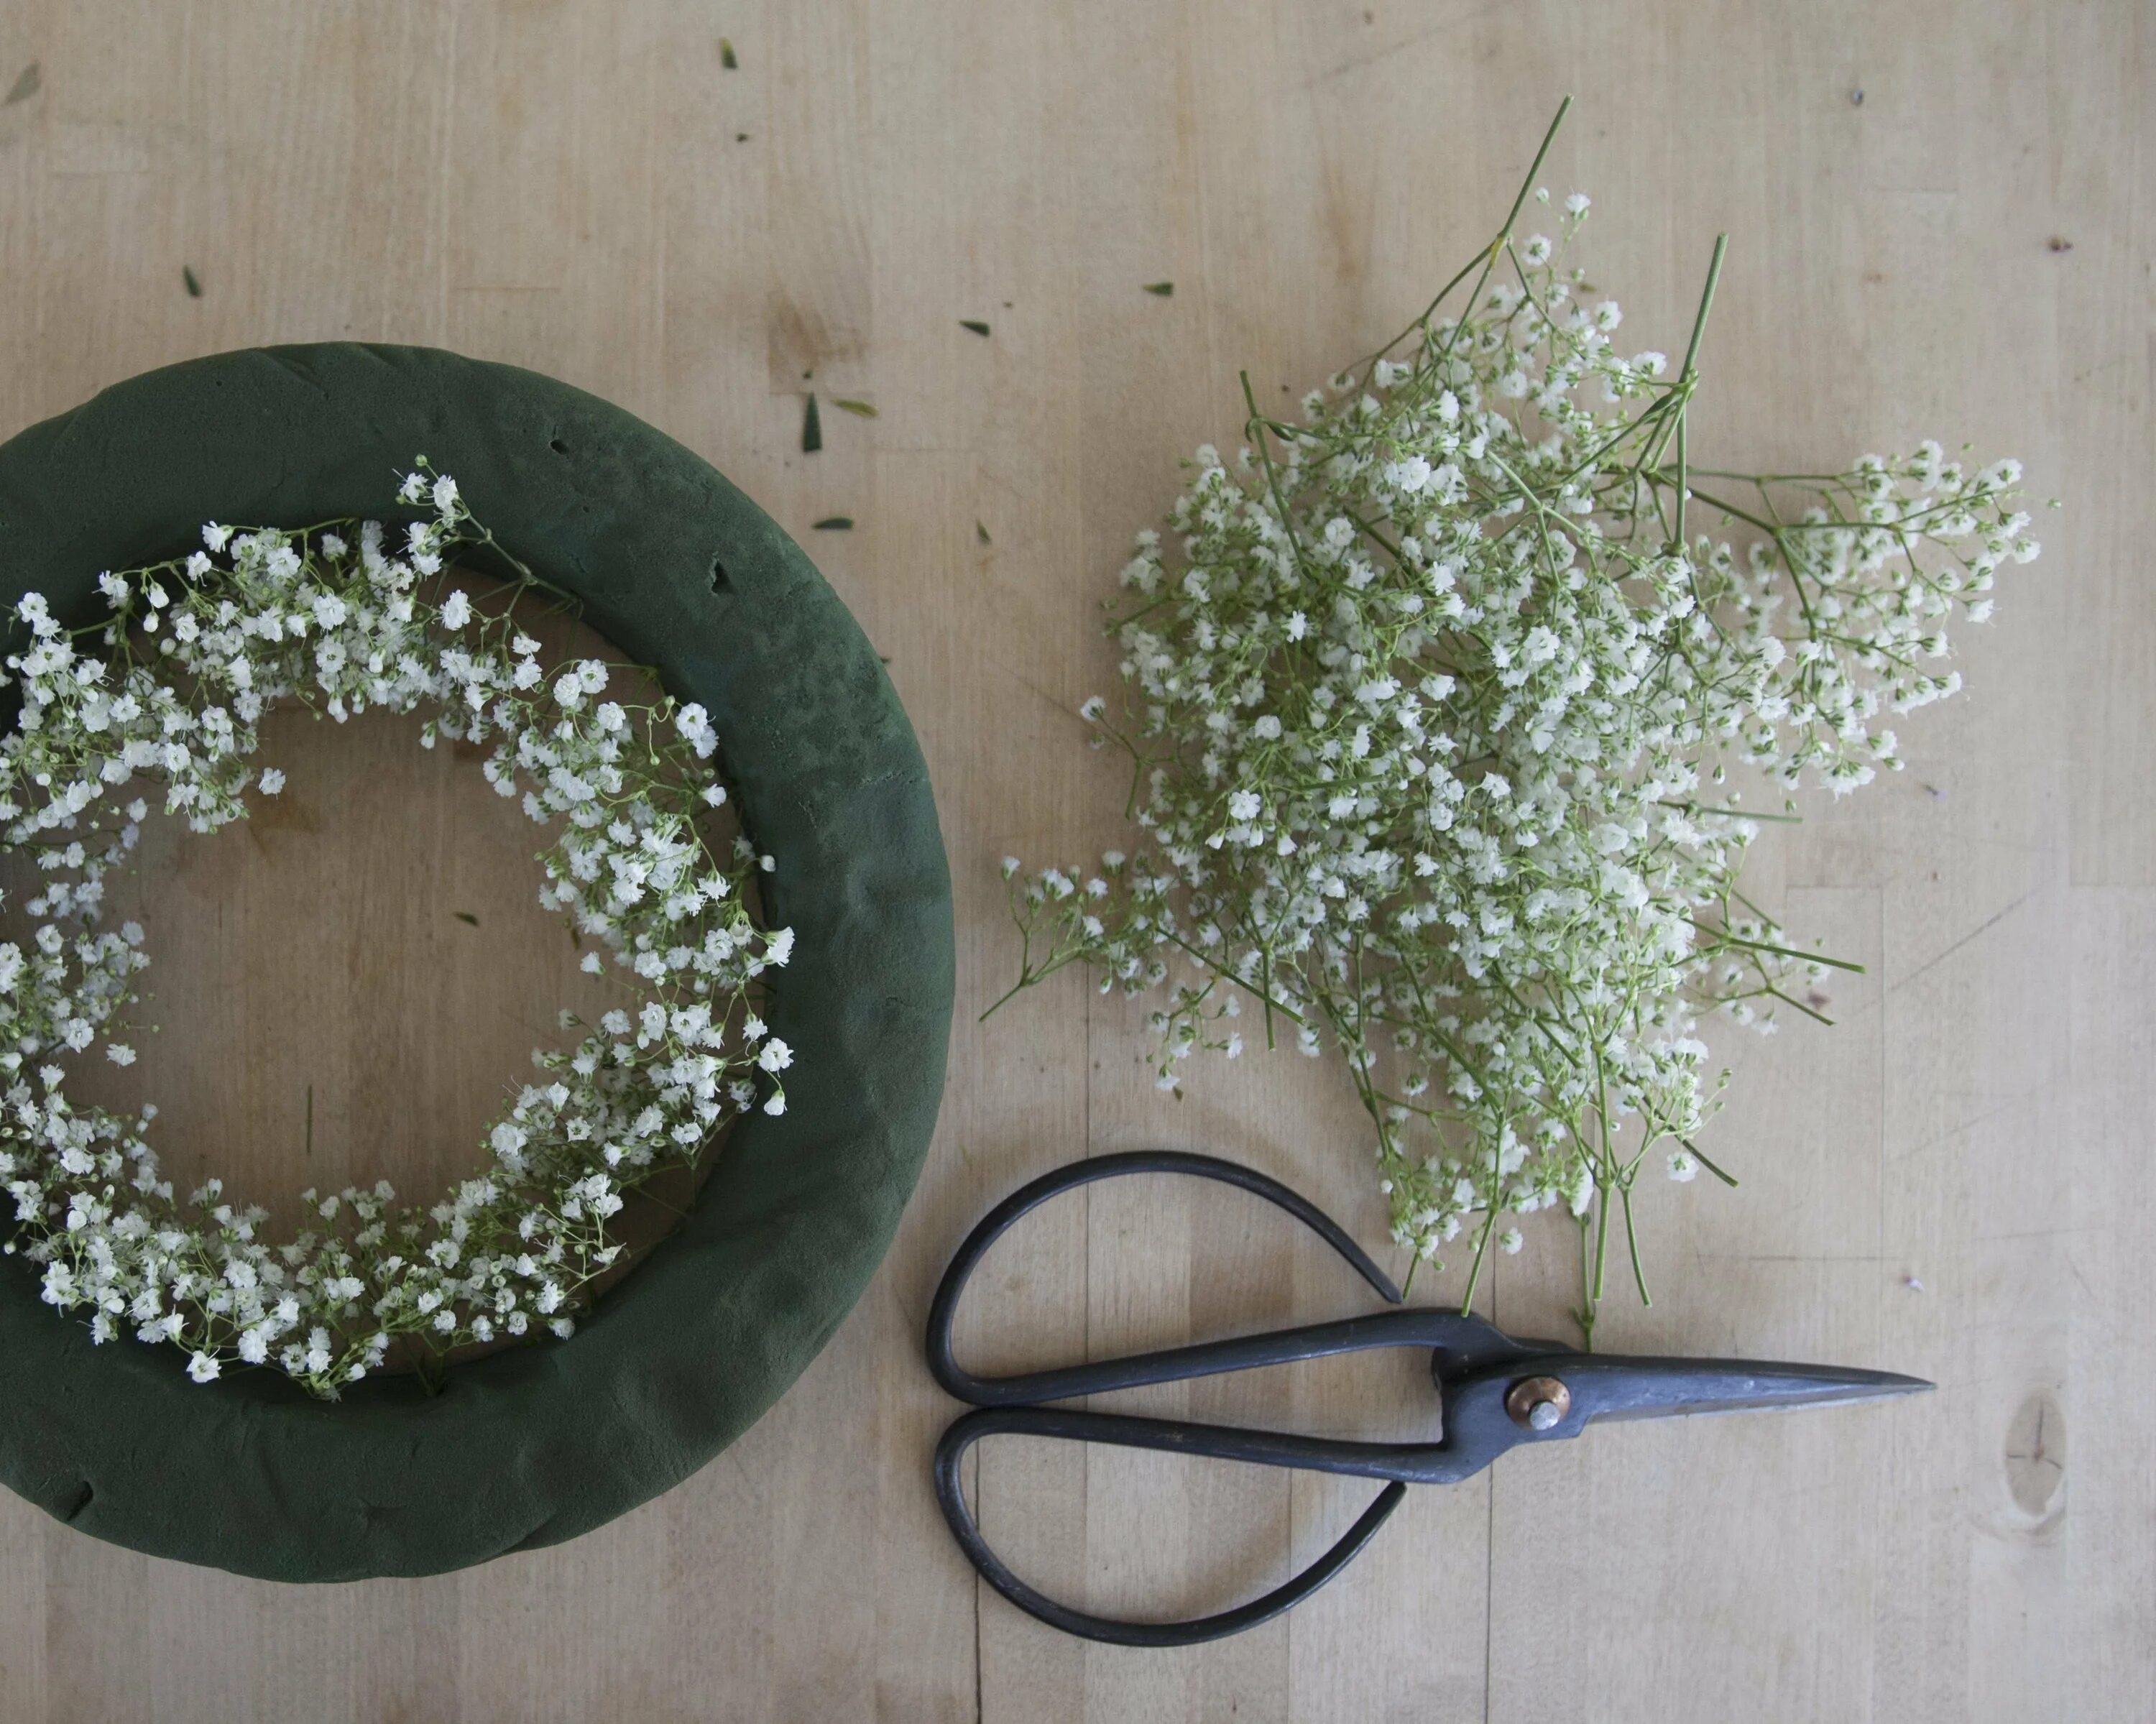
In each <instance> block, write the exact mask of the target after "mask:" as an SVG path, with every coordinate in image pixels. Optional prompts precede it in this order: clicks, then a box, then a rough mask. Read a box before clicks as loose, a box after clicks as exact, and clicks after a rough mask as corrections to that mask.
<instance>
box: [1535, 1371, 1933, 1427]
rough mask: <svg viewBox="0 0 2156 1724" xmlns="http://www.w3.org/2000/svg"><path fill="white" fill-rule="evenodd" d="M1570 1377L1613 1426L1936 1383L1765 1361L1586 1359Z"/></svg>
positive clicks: (1827, 1401) (1831, 1401) (1837, 1401)
mask: <svg viewBox="0 0 2156 1724" xmlns="http://www.w3.org/2000/svg"><path fill="white" fill-rule="evenodd" d="M1583 1365H1584V1366H1585V1367H1586V1368H1585V1369H1584V1370H1583V1369H1582V1366H1583ZM1565 1378H1566V1381H1567V1382H1568V1384H1569V1385H1570V1386H1571V1390H1572V1393H1573V1406H1574V1407H1575V1408H1577V1409H1578V1412H1580V1413H1581V1414H1584V1417H1585V1418H1586V1419H1589V1420H1592V1421H1609V1422H1612V1423H1614V1422H1615V1421H1618V1420H1620V1419H1681V1418H1688V1417H1690V1416H1691V1415H1693V1414H1702V1413H1751V1412H1760V1411H1764V1410H1769V1409H1773V1408H1783V1407H1840V1406H1845V1405H1847V1404H1849V1403H1852V1402H1856V1401H1876V1400H1881V1399H1884V1398H1886V1397H1889V1396H1892V1395H1908V1394H1915V1393H1918V1392H1919V1391H1921V1390H1923V1389H1928V1388H1933V1387H1935V1386H1936V1385H1934V1384H1932V1383H1927V1382H1925V1381H1924V1380H1923V1379H1922V1378H1920V1377H1902V1376H1900V1375H1897V1373H1894V1372H1892V1371H1861V1370H1857V1369H1856V1368H1855V1367H1850V1366H1842V1365H1790V1364H1782V1363H1779V1362H1772V1361H1768V1360H1764V1359H1641V1358H1624V1357H1610V1358H1605V1359H1596V1360H1593V1361H1582V1362H1580V1363H1579V1364H1575V1365H1573V1367H1571V1368H1570V1369H1568V1371H1567V1372H1566V1373H1565Z"/></svg>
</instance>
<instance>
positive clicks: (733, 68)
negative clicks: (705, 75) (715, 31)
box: [719, 36, 741, 72]
mask: <svg viewBox="0 0 2156 1724" xmlns="http://www.w3.org/2000/svg"><path fill="white" fill-rule="evenodd" d="M719 64H721V66H724V67H725V68H726V70H728V71H729V72H738V71H739V70H741V61H740V60H738V59H736V58H735V56H734V45H733V44H732V43H731V42H729V41H727V40H726V38H725V37H723V36H721V37H720V38H719Z"/></svg>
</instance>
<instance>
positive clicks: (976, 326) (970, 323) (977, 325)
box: [958, 317, 988, 336]
mask: <svg viewBox="0 0 2156 1724" xmlns="http://www.w3.org/2000/svg"><path fill="white" fill-rule="evenodd" d="M958 327H959V328H961V329H970V330H971V331H973V333H974V334H975V335H977V336H984V335H986V334H987V333H988V325H987V324H985V323H983V322H982V321H980V319H979V318H978V317H961V318H960V319H959V320H958Z"/></svg>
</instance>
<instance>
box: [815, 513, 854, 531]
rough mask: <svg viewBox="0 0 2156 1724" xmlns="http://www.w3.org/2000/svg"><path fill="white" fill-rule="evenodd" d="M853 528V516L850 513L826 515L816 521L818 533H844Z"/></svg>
mask: <svg viewBox="0 0 2156 1724" xmlns="http://www.w3.org/2000/svg"><path fill="white" fill-rule="evenodd" d="M853 528H854V517H853V516H850V515H827V516H824V518H823V519H822V520H821V521H818V522H817V523H816V531H818V532H819V533H846V532H851V531H853Z"/></svg>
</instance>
